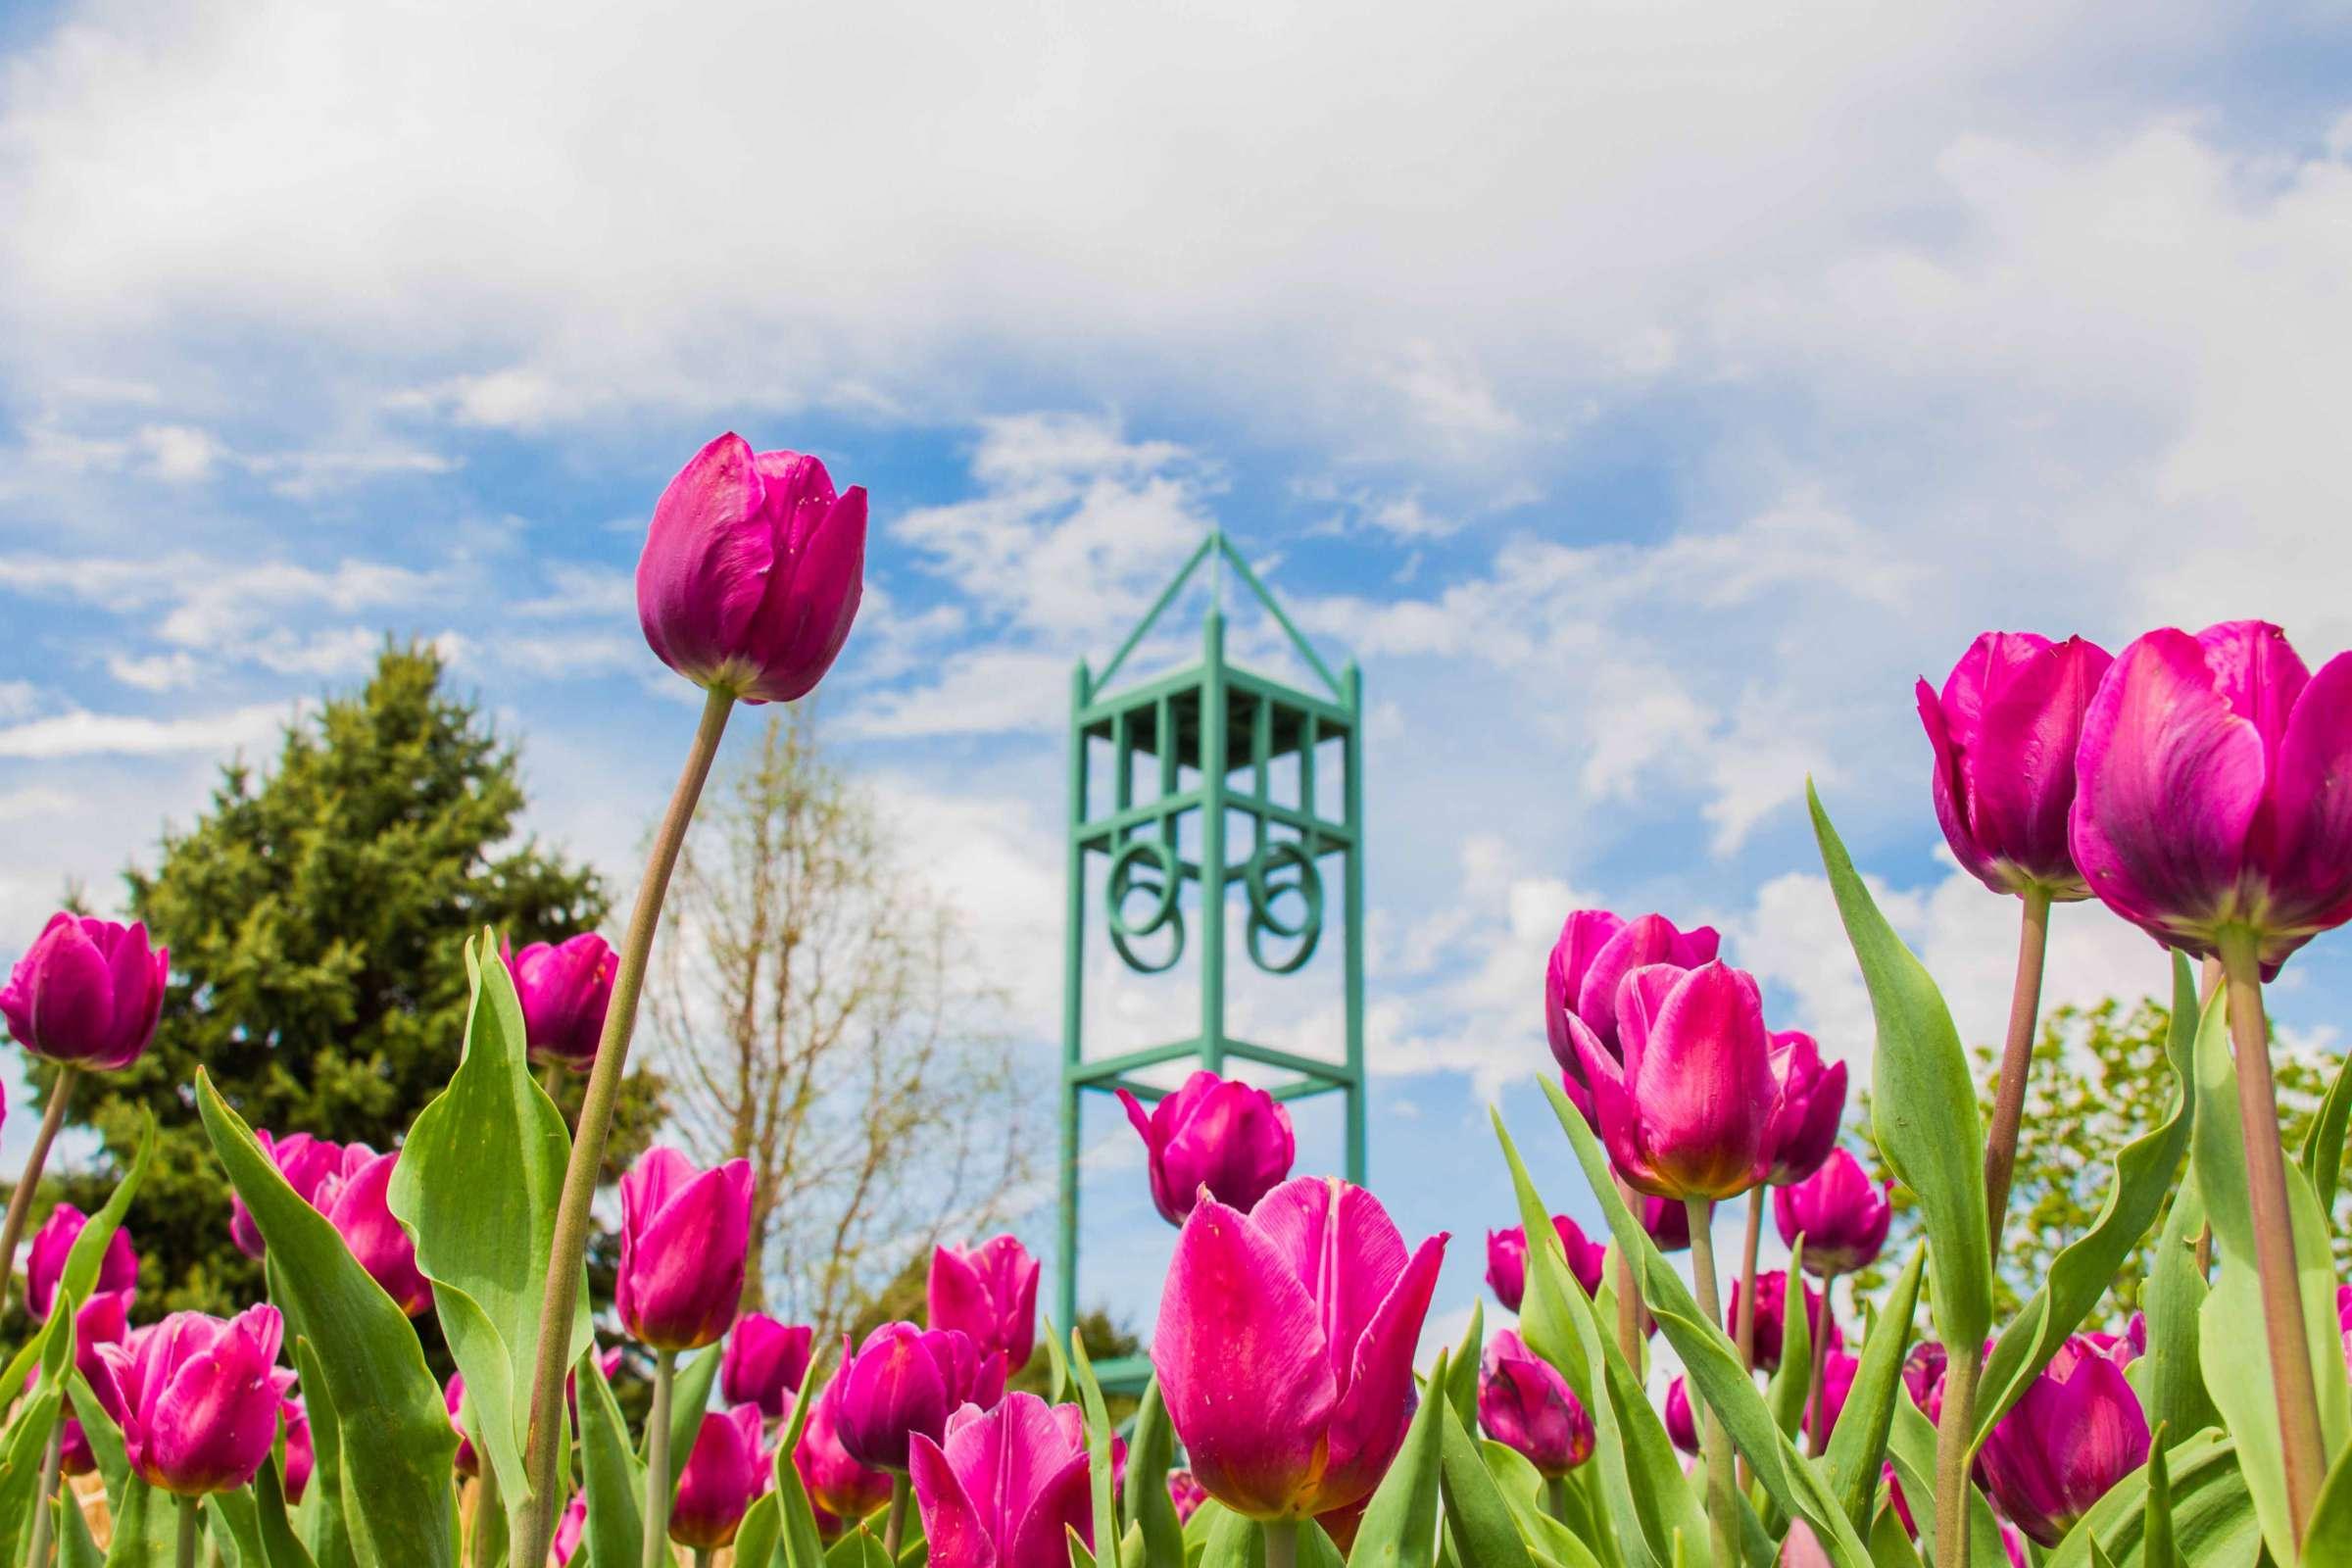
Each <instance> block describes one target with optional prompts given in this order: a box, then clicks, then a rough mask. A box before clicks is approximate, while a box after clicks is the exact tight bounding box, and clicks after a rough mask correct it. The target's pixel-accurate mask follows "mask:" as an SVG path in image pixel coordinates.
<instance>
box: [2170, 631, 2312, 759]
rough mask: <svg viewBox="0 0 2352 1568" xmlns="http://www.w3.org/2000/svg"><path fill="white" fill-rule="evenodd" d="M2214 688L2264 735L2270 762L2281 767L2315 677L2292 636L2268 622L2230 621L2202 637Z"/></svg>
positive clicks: (2199, 639)
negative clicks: (2299, 705) (2298, 707)
mask: <svg viewBox="0 0 2352 1568" xmlns="http://www.w3.org/2000/svg"><path fill="white" fill-rule="evenodd" d="M2197 647H2198V648H2199V650H2200V651H2201V652H2202V656H2203V661H2204V664H2205V667H2206V669H2207V670H2208V671H2210V672H2211V674H2212V679H2213V685H2214V690H2215V691H2217V692H2218V693H2220V694H2221V698H2222V701H2223V702H2225V703H2227V704H2229V711H2230V712H2232V713H2235V714H2236V715H2237V716H2238V717H2240V718H2242V719H2244V720H2246V722H2248V723H2249V724H2252V725H2253V726H2254V733H2255V734H2257V735H2259V736H2261V737H2262V757H2263V760H2264V762H2265V763H2266V764H2272V763H2276V762H2277V760H2278V748H2279V745H2280V744H2281V743H2282V742H2283V741H2284V740H2285V739H2286V728H2287V724H2288V722H2289V720H2290V718H2291V716H2292V715H2293V713H2294V711H2295V703H2296V701H2297V700H2298V699H2300V698H2301V697H2302V695H2303V687H2304V685H2305V683H2306V682H2308V681H2309V680H2310V679H2311V672H2310V670H2308V669H2307V668H2305V666H2304V663H2303V660H2302V656H2300V655H2299V654H2297V653H2296V652H2295V650H2294V645H2293V644H2291V643H2289V642H2288V641H2287V640H2286V633H2285V632H2284V631H2281V630H2280V629H2279V628H2278V627H2277V626H2274V625H2272V624H2271V623H2270V622H2269V621H2266V620H2225V621H2223V622H2221V623H2220V624H2219V625H2214V626H2208V627H2206V628H2205V629H2204V630H2203V631H2201V632H2199V633H2197Z"/></svg>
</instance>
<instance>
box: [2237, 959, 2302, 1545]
mask: <svg viewBox="0 0 2352 1568" xmlns="http://www.w3.org/2000/svg"><path fill="white" fill-rule="evenodd" d="M2219 946H2220V948H2221V952H2222V973H2223V976H2224V980H2225V983H2226V984H2227V985H2228V987H2229V1044H2230V1047H2231V1049H2232V1050H2234V1051H2235V1053H2236V1054H2237V1120H2238V1125H2239V1127H2240V1129H2241V1130H2242V1132H2243V1134H2244V1141H2245V1146H2246V1197H2247V1199H2248V1201H2249V1206H2251V1208H2252V1209H2253V1211H2254V1266H2255V1270H2256V1272H2257V1274H2258V1275H2259V1276H2260V1278H2261V1280H2262V1327H2263V1334H2264V1338H2265V1342H2266V1344H2267V1346H2268V1348H2269V1351H2270V1360H2271V1393H2272V1395H2273V1397H2275V1398H2276V1399H2277V1401H2278V1446H2279V1451H2280V1455H2281V1457H2282V1458H2283V1459H2284V1460H2285V1468H2286V1511H2287V1514H2288V1517H2289V1518H2290V1519H2292V1520H2293V1522H2294V1529H2295V1535H2296V1537H2297V1538H2298V1539H2300V1537H2301V1536H2302V1534H2303V1531H2304V1528H2305V1527H2306V1526H2308V1525H2309V1524H2310V1523H2311V1513H2312V1509H2313V1508H2314V1507H2316V1506H2317V1505H2318V1503H2319V1499H2320V1488H2321V1486H2322V1485H2323V1484H2324V1483H2325V1482H2326V1480H2327V1446H2326V1444H2325V1443H2324V1442H2323V1441H2322V1440H2321V1437H2320V1394H2319V1388H2318V1386H2317V1385H2316V1384H2315V1383H2314V1382H2313V1380H2312V1372H2311V1348H2310V1341H2309V1340H2308V1339H2306V1338H2305V1336H2304V1324H2303V1292H2302V1288H2301V1285H2300V1283H2299V1282H2298V1281H2297V1279H2296V1277H2295V1233H2294V1228H2293V1227H2294V1221H2293V1217H2292V1211H2291V1210H2290V1209H2289V1208H2288V1207H2287V1203H2286V1156H2285V1153H2284V1151H2283V1150H2281V1148H2280V1147H2279V1142H2278V1085H2277V1084H2276V1083H2275V1082H2274V1081H2273V1080H2272V1077H2271V1038H2270V1036H2271V1031H2270V1024H2269V1022H2268V1021H2267V1020H2266V1019H2265V1018H2264V1016H2263V1010H2262V960H2261V956H2260V952H2259V950H2258V949H2257V947H2256V945H2255V939H2254V933H2253V932H2251V931H2249V930H2245V929H2243V928H2231V929H2229V930H2227V931H2225V932H2223V933H2222V937H2221V942H2220V944H2219Z"/></svg>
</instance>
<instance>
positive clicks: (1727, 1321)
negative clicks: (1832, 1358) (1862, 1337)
mask: <svg viewBox="0 0 2352 1568" xmlns="http://www.w3.org/2000/svg"><path fill="white" fill-rule="evenodd" d="M1807 1245H1808V1246H1810V1245H1811V1244H1810V1243H1809V1242H1808V1243H1807ZM1740 1288H1741V1287H1740V1281H1739V1280H1736V1279H1735V1280H1734V1281H1732V1302H1731V1305H1730V1306H1729V1307H1728V1308H1727V1309H1726V1310H1725V1312H1724V1314H1723V1331H1724V1332H1725V1333H1726V1334H1737V1333H1738V1332H1739V1323H1740ZM1788 1308H1789V1273H1788V1270H1786V1269H1774V1270H1772V1271H1771V1272H1769V1273H1760V1274H1758V1275H1757V1276H1756V1365H1758V1366H1759V1367H1762V1368H1763V1369H1764V1370H1765V1371H1767V1372H1777V1371H1778V1370H1780V1365H1781V1337H1782V1334H1783V1332H1784V1331H1785V1328H1786V1317H1787V1313H1788ZM1816 1324H1821V1325H1824V1326H1825V1327H1826V1330H1827V1332H1828V1334H1829V1339H1830V1346H1831V1348H1834V1349H1841V1348H1844V1345H1845V1336H1844V1334H1843V1332H1842V1331H1840V1330H1839V1329H1838V1315H1837V1314H1836V1313H1835V1312H1831V1311H1827V1310H1825V1309H1824V1307H1823V1304H1822V1299H1821V1297H1820V1296H1819V1295H1818V1294H1817V1293H1816V1292H1815V1291H1814V1289H1813V1287H1812V1286H1810V1285H1807V1286H1806V1287H1805V1327H1806V1329H1807V1330H1808V1331H1810V1330H1811V1329H1812V1328H1813V1327H1814V1325H1816Z"/></svg>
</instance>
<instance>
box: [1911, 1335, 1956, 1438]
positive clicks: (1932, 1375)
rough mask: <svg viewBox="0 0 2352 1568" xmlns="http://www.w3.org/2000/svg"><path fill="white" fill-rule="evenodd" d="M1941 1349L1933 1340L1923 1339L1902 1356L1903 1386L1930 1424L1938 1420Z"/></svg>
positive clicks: (1941, 1368)
mask: <svg viewBox="0 0 2352 1568" xmlns="http://www.w3.org/2000/svg"><path fill="white" fill-rule="evenodd" d="M1946 1359H1947V1358H1946V1356H1945V1354H1944V1349H1943V1347H1942V1346H1940V1345H1938V1344H1936V1342H1935V1341H1934V1340H1923V1341H1921V1342H1920V1343H1919V1344H1917V1345H1914V1346H1913V1347H1911V1353H1910V1354H1908V1355H1906V1356H1904V1357H1903V1387H1904V1388H1905V1389H1908V1390H1909V1391H1910V1393H1911V1402H1912V1403H1913V1404H1916V1405H1918V1406H1919V1408H1920V1410H1921V1412H1922V1413H1923V1414H1925V1415H1926V1416H1927V1418H1928V1419H1929V1420H1930V1421H1936V1420H1940V1419H1941V1418H1942V1413H1943V1368H1944V1362H1945V1360H1946Z"/></svg>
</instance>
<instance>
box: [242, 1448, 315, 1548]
mask: <svg viewBox="0 0 2352 1568" xmlns="http://www.w3.org/2000/svg"><path fill="white" fill-rule="evenodd" d="M280 1448H281V1452H280V1454H278V1455H274V1456H272V1457H271V1458H270V1461H268V1462H267V1463H265V1464H264V1465H263V1466H262V1471H261V1474H259V1475H257V1476H255V1477H254V1478H253V1502H254V1535H255V1537H256V1539H257V1540H258V1541H259V1542H260V1543H261V1548H262V1561H263V1562H264V1563H265V1564H267V1565H268V1568H319V1565H318V1563H317V1562H316V1561H315V1560H314V1559H313V1558H312V1556H311V1554H310V1552H309V1550H308V1549H306V1548H305V1547H304V1545H303V1544H302V1542H301V1541H300V1540H299V1539H298V1538H297V1537H296V1536H295V1534H294V1522H293V1521H292V1520H291V1519H290V1518H288V1517H287V1515H286V1494H285V1489H284V1488H283V1487H282V1486H280V1485H279V1483H278V1474H277V1467H278V1461H279V1459H280V1458H282V1456H283V1455H282V1448H283V1440H282V1439H281V1440H280Z"/></svg>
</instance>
